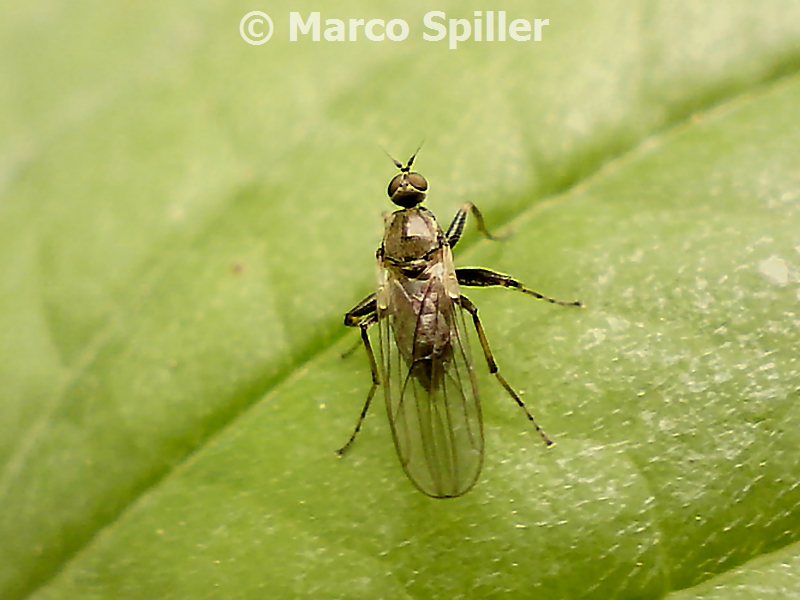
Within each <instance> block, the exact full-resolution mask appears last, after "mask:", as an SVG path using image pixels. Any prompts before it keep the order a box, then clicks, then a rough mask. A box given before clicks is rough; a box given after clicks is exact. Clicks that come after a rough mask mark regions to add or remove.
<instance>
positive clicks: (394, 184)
mask: <svg viewBox="0 0 800 600" xmlns="http://www.w3.org/2000/svg"><path fill="white" fill-rule="evenodd" d="M403 175H404V173H398V174H397V175H395V176H394V179H392V180H391V181H390V182H389V189H388V190H387V193H388V194H389V198H391V197H392V196H394V193H395V192H396V191H397V188H399V187H400V183H402V181H403Z"/></svg>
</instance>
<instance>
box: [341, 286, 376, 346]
mask: <svg viewBox="0 0 800 600" xmlns="http://www.w3.org/2000/svg"><path fill="white" fill-rule="evenodd" d="M375 310H376V306H375V294H370V295H369V296H367V297H366V298H364V299H363V300H362V301H361V302H359V303H358V304H356V306H355V307H354V308H353V309H352V310H351V311H349V312H348V313H347V314H346V315H345V316H344V324H345V325H346V326H347V327H358V325H359V323H360V322H361V320H362V319H363V318H364V317H365V316H369V315H370V314H371V313H374V312H375ZM360 345H361V342H360V341H358V342H356V343H355V344H353V345H352V346H351V347H350V348H348V349H347V350H345V351H344V352H343V353H342V358H347V357H348V356H350V355H351V354H352V353H353V352H355V351H356V350H358V347H359V346H360Z"/></svg>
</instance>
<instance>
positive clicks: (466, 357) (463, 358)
mask: <svg viewBox="0 0 800 600" xmlns="http://www.w3.org/2000/svg"><path fill="white" fill-rule="evenodd" d="M409 285H412V286H416V287H413V288H412V289H411V291H409ZM383 286H385V287H384V289H383V290H382V292H383V294H382V295H381V297H382V298H383V299H385V301H384V302H383V304H385V306H380V305H379V307H378V311H379V321H378V322H379V331H380V362H381V366H382V375H383V381H382V383H383V387H384V393H385V395H386V409H387V412H388V415H389V422H390V424H391V427H392V435H393V437H394V443H395V448H396V449H397V454H398V456H399V458H400V463H401V464H402V466H403V469H404V470H405V472H406V475H408V477H409V479H411V481H412V482H413V483H414V485H415V486H416V487H417V488H419V490H420V491H422V492H423V493H425V494H427V495H429V496H433V497H434V498H450V497H455V496H460V495H462V494H464V493H465V492H467V491H468V490H469V489H470V488H471V487H472V486H473V485H474V484H475V481H476V480H477V478H478V475H479V473H480V470H481V466H482V463H483V420H482V417H481V409H480V404H479V401H478V387H477V383H476V380H475V373H474V372H473V368H472V360H471V356H470V349H469V341H468V338H467V329H466V323H465V320H464V314H463V312H464V311H463V310H462V308H461V306H460V305H459V304H457V303H456V302H455V301H454V300H453V299H452V298H451V297H450V296H449V295H448V294H447V293H446V291H445V289H444V284H443V283H442V281H441V280H439V279H437V278H435V277H433V278H431V279H430V280H428V281H425V282H417V281H414V282H411V283H409V282H408V281H398V280H393V279H392V278H391V276H388V278H387V279H386V280H384V282H383ZM379 295H380V294H379ZM412 297H413V298H416V302H414V301H412ZM379 304H380V303H379Z"/></svg>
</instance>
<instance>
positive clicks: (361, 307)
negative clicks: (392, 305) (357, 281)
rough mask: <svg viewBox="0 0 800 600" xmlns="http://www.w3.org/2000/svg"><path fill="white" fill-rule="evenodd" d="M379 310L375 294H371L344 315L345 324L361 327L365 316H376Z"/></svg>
mask: <svg viewBox="0 0 800 600" xmlns="http://www.w3.org/2000/svg"><path fill="white" fill-rule="evenodd" d="M377 310H378V306H377V304H375V294H370V295H369V296H367V297H366V298H364V299H363V300H362V301H361V302H359V303H358V304H356V305H355V306H354V307H353V308H352V309H350V310H349V311H348V313H347V314H346V315H345V316H344V324H345V325H347V326H348V327H360V325H361V321H362V320H364V319H365V318H369V317H374V316H375V314H374V313H375V312H376V311H377Z"/></svg>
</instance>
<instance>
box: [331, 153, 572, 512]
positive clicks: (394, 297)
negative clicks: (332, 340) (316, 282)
mask: <svg viewBox="0 0 800 600" xmlns="http://www.w3.org/2000/svg"><path fill="white" fill-rule="evenodd" d="M416 155H417V153H416V152H415V153H414V155H413V156H412V157H411V158H410V159H409V160H408V162H407V163H406V164H405V165H403V164H402V163H400V162H398V161H396V160H395V159H392V160H393V161H394V163H395V165H396V166H397V168H398V169H400V173H398V174H397V175H396V176H395V177H394V178H393V179H392V180H391V182H390V183H389V189H388V194H389V197H390V198H391V200H392V202H394V203H395V204H396V205H398V206H400V210H397V211H395V212H393V213H392V214H390V215H387V216H386V217H385V221H386V222H385V232H384V235H383V242H382V243H381V246H380V248H378V251H377V253H376V257H377V259H378V272H379V276H378V290H377V292H375V293H374V294H370V295H369V296H367V297H366V298H364V300H362V301H361V302H359V303H358V305H356V307H355V308H353V309H352V310H351V311H350V312H348V313H347V314H346V315H345V317H344V323H345V325H347V326H348V327H359V328H360V329H361V340H362V342H363V343H364V347H365V348H366V351H367V356H368V358H369V363H370V368H371V370H372V387H371V388H370V390H369V393H368V394H367V401H366V403H365V404H364V408H363V409H362V411H361V416H360V417H359V419H358V423H357V424H356V427H355V429H354V430H353V434H352V435H351V436H350V439H349V440H348V442H347V443H346V444H345V445H344V447H342V448H341V449H339V450H338V451H337V453H338V454H339V455H340V456H341V455H342V454H344V453H345V452H346V451H347V449H348V448H349V447H350V446H351V445H352V444H353V441H354V440H355V439H356V436H357V435H358V432H359V430H360V429H361V425H362V423H363V422H364V417H366V415H367V411H368V410H369V406H370V404H371V402H372V398H373V397H374V396H375V391H376V390H377V388H378V386H379V385H381V384H383V388H384V396H385V399H386V411H387V413H388V415H389V423H390V425H391V428H392V437H393V439H394V445H395V449H396V450H397V456H398V457H399V458H400V464H401V465H402V466H403V470H404V471H405V472H406V475H407V476H408V478H409V479H410V480H411V482H412V483H413V484H414V485H415V486H416V487H417V489H419V490H420V491H421V492H422V493H424V494H427V495H428V496H431V497H433V498H455V497H457V496H461V495H462V494H465V493H466V492H468V491H469V490H470V489H471V488H472V486H473V485H475V482H476V481H477V479H478V475H479V474H480V471H481V466H482V464H483V446H484V443H483V417H482V416H481V405H480V399H479V395H478V384H477V381H476V378H475V372H474V370H473V367H472V358H471V355H470V350H469V343H468V340H467V327H466V319H465V314H464V313H465V312H466V313H467V314H468V315H469V316H470V317H471V319H472V323H473V325H474V327H475V331H476V332H477V335H478V339H479V340H480V344H481V348H482V349H483V354H484V357H485V358H486V362H487V363H488V365H489V372H490V373H492V374H493V375H494V376H495V377H497V380H498V381H499V382H500V384H501V385H502V386H503V387H504V388H505V390H506V391H507V392H508V394H509V395H510V396H511V397H512V398H513V399H514V401H515V402H516V403H517V404H518V405H519V406H520V408H522V410H524V411H525V414H526V415H527V417H528V419H529V420H530V421H531V423H533V426H534V427H535V428H536V431H538V432H539V434H540V435H541V436H542V439H543V440H544V442H545V444H547V445H548V446H551V445H552V444H553V442H552V441H551V440H550V438H549V437H547V434H545V432H544V431H543V430H542V428H541V427H539V425H538V424H537V423H536V420H535V419H534V418H533V415H532V414H531V413H530V411H529V410H528V408H527V407H526V406H525V403H524V402H523V401H522V399H521V398H520V397H519V394H517V392H516V391H514V389H513V388H512V387H511V386H510V385H509V383H508V382H507V381H506V380H505V378H504V377H503V376H502V375H501V374H500V371H499V370H498V368H497V363H496V362H495V360H494V357H493V356H492V352H491V350H490V348H489V343H488V342H487V340H486V334H485V333H484V330H483V325H481V321H480V319H479V318H478V309H477V308H476V307H475V305H474V304H473V303H472V302H470V300H469V299H467V297H466V296H464V295H462V294H461V291H460V288H461V286H465V287H491V286H502V287H507V288H513V289H516V290H519V291H521V292H524V293H526V294H529V295H531V296H534V297H535V298H539V299H540V300H546V301H547V302H551V303H553V304H561V305H563V306H581V303H580V302H562V301H561V300H555V299H553V298H548V297H547V296H544V295H542V294H540V293H538V292H535V291H533V290H530V289H528V288H526V287H525V286H524V285H523V284H522V283H520V282H519V281H517V280H516V279H514V278H512V277H509V276H508V275H503V274H501V273H497V272H495V271H490V270H489V269H484V268H481V267H466V268H461V269H456V268H455V266H454V265H453V253H452V249H453V248H454V247H455V245H456V244H457V243H458V240H459V239H460V238H461V233H462V232H463V230H464V225H465V224H466V221H467V215H468V214H469V213H471V214H472V215H473V216H474V217H475V220H476V221H477V225H478V230H479V231H480V232H481V233H482V234H483V235H485V236H486V237H488V238H489V239H497V238H495V237H494V236H492V235H491V234H490V233H489V231H488V230H487V229H486V225H485V224H484V220H483V216H482V215H481V213H480V211H479V210H478V208H477V207H476V206H475V205H474V204H472V203H471V202H467V203H466V204H465V205H464V206H462V207H461V209H460V210H459V211H458V212H457V213H456V216H455V217H454V218H453V222H452V223H451V224H450V227H449V228H448V229H447V233H444V232H443V231H442V229H441V227H439V223H438V222H437V221H436V217H434V215H433V213H432V212H431V211H429V210H428V209H427V208H425V207H423V206H420V204H421V203H422V202H423V201H424V200H425V195H426V194H427V191H428V182H427V180H426V179H425V178H424V177H423V176H422V175H420V174H419V173H415V172H413V171H411V166H412V165H413V164H414V159H415V158H416ZM376 323H377V324H378V330H379V333H380V335H379V338H380V343H379V348H378V360H376V359H375V353H374V352H373V350H372V345H371V343H370V339H369V335H368V333H367V330H368V329H369V328H370V326H372V325H374V324H376Z"/></svg>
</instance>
